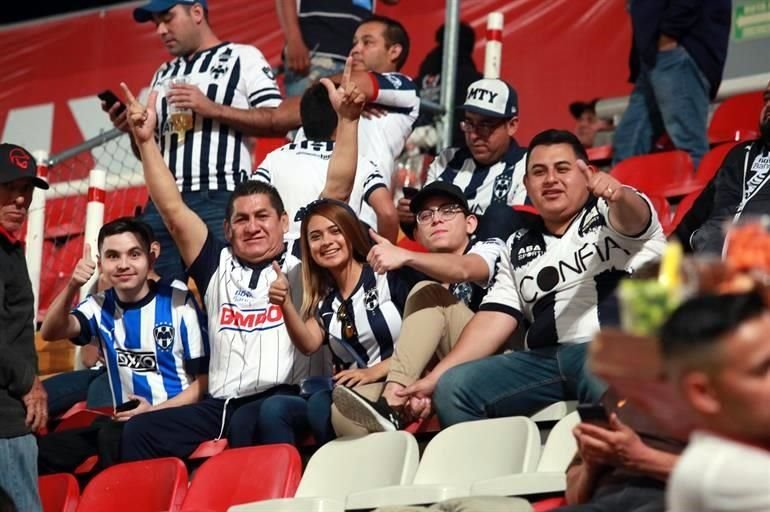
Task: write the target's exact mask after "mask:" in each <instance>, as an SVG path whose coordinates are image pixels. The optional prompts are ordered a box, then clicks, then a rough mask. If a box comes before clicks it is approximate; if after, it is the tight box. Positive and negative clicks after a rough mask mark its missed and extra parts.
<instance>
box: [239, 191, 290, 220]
mask: <svg viewBox="0 0 770 512" xmlns="http://www.w3.org/2000/svg"><path fill="white" fill-rule="evenodd" d="M256 194H265V195H266V196H268V197H269V198H270V206H272V207H273V209H274V210H275V211H276V213H277V214H278V215H283V214H284V213H285V212H286V209H285V208H284V206H283V199H281V194H279V193H278V190H276V188H275V187H274V186H272V185H270V184H269V183H265V182H264V181H242V182H240V183H238V184H237V185H236V186H235V190H233V193H232V194H230V199H228V200H227V206H226V207H225V222H227V223H229V222H230V217H232V216H233V209H234V206H233V205H234V204H235V200H236V199H238V198H239V197H245V196H253V195H256Z"/></svg>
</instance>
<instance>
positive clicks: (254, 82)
mask: <svg viewBox="0 0 770 512" xmlns="http://www.w3.org/2000/svg"><path fill="white" fill-rule="evenodd" d="M182 76H183V77H186V78H187V79H188V80H189V82H190V84H191V85H195V86H196V87H198V88H199V89H200V90H201V91H202V92H203V94H205V95H206V96H208V98H209V99H210V100H212V101H214V102H215V103H219V104H221V105H226V106H230V107H234V108H239V109H248V108H256V107H277V106H278V105H279V104H280V103H281V93H280V91H279V90H278V86H277V85H276V83H275V77H274V76H273V72H272V70H271V67H270V64H268V62H267V61H266V60H265V57H264V56H263V55H262V53H261V52H260V51H259V50H257V49H256V48H254V47H253V46H248V45H243V44H234V43H221V44H219V45H217V46H215V47H213V48H209V49H208V50H203V51H202V52H198V53H196V54H194V55H192V56H191V57H178V58H176V59H174V60H172V61H169V62H167V63H165V64H163V65H162V66H161V67H160V69H158V71H156V72H155V76H154V77H153V79H152V85H151V87H152V88H153V89H155V90H157V91H158V98H157V101H156V105H155V108H156V110H157V112H158V124H157V127H156V129H155V130H156V133H155V136H156V139H157V140H158V143H159V145H160V149H161V153H163V158H164V159H165V160H166V163H167V164H168V167H169V169H171V172H172V173H174V176H175V177H176V182H177V186H178V187H179V190H181V191H182V192H190V191H197V190H233V189H234V188H235V185H236V184H237V183H239V182H240V181H245V180H246V179H248V176H249V174H250V172H251V168H252V166H251V152H250V150H249V146H248V141H247V139H248V137H247V136H246V135H244V134H243V133H242V132H240V131H238V130H236V129H235V128H232V127H230V126H228V125H227V124H223V123H220V122H219V121H216V120H214V119H210V118H204V117H202V116H199V115H196V114H193V128H192V130H189V131H187V132H186V134H185V137H184V140H183V141H180V140H179V135H178V134H177V133H175V132H174V131H173V129H172V127H171V124H170V115H169V104H168V101H167V100H166V93H167V92H168V87H169V84H170V81H171V79H172V78H175V77H182Z"/></svg>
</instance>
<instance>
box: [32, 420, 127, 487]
mask: <svg viewBox="0 0 770 512" xmlns="http://www.w3.org/2000/svg"><path fill="white" fill-rule="evenodd" d="M124 425H125V423H124V422H120V421H112V419H110V418H108V417H104V418H97V419H96V420H95V421H94V422H93V423H92V424H91V426H89V427H83V428H75V429H72V430H65V431H63V432H51V433H50V434H46V435H44V436H42V437H40V438H38V440H37V445H38V455H37V465H38V472H39V473H40V474H41V475H49V474H52V473H71V472H73V471H74V470H75V468H77V467H78V466H79V465H80V464H82V463H83V461H84V460H86V459H87V458H88V457H90V456H92V455H98V456H99V464H98V466H97V467H98V468H100V469H104V468H106V467H109V466H112V465H113V464H117V463H118V462H120V438H121V433H122V432H123V427H124Z"/></svg>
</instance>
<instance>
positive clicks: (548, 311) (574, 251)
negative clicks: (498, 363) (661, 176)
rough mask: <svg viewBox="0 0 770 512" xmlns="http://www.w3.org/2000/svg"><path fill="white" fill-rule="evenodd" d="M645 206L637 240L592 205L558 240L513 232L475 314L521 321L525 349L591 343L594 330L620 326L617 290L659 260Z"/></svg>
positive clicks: (654, 221)
mask: <svg viewBox="0 0 770 512" xmlns="http://www.w3.org/2000/svg"><path fill="white" fill-rule="evenodd" d="M642 197H644V196H643V195H642ZM644 199H645V200H646V201H647V202H648V204H649V200H647V198H646V197H644ZM649 206H650V211H651V212H652V217H651V220H650V224H649V225H648V226H647V229H645V230H644V231H643V232H642V233H641V234H639V236H636V237H629V236H626V235H622V234H620V233H618V232H617V231H616V230H615V229H614V228H613V227H612V225H611V224H610V222H609V207H608V205H607V202H606V201H605V200H604V199H596V198H595V197H591V198H590V199H589V200H588V202H587V203H586V204H585V206H584V207H583V209H582V210H581V211H580V212H579V213H578V214H577V216H576V217H575V218H574V219H573V220H572V223H571V224H570V226H569V227H568V228H567V231H566V232H565V233H564V234H563V235H562V236H555V235H552V234H550V233H549V232H548V231H547V230H546V229H545V227H544V226H543V225H542V223H541V224H540V225H539V226H538V227H533V228H529V229H521V230H519V231H517V232H516V233H514V234H513V235H511V236H510V238H509V239H508V243H507V246H508V251H507V254H505V255H504V256H503V258H502V259H501V261H500V265H499V267H498V270H497V275H496V276H495V283H494V284H493V285H492V288H491V289H490V290H489V292H488V293H487V295H486V297H484V300H483V301H482V303H481V307H480V310H481V311H499V312H502V313H506V314H509V315H511V316H513V317H515V318H516V319H517V320H518V321H519V322H522V321H526V325H528V326H529V328H528V329H527V335H526V344H527V347H528V348H538V347H545V346H549V345H556V344H558V343H581V342H586V341H589V340H590V339H591V338H592V337H593V335H594V334H595V333H596V331H598V330H599V328H600V326H602V325H608V324H609V325H612V324H613V323H614V324H616V323H617V321H618V318H617V303H616V301H615V300H614V297H612V294H613V292H614V290H615V288H616V286H617V284H618V282H619V281H620V280H621V279H622V278H624V277H627V276H628V275H629V274H630V273H632V272H633V271H634V270H636V269H639V268H640V267H641V266H643V265H645V264H646V263H649V262H652V261H655V260H657V259H658V258H660V255H661V254H662V252H663V247H664V245H665V243H666V240H665V237H664V235H663V229H662V228H661V226H660V222H658V217H657V215H656V213H655V209H654V208H652V205H651V204H649ZM608 299H609V300H608Z"/></svg>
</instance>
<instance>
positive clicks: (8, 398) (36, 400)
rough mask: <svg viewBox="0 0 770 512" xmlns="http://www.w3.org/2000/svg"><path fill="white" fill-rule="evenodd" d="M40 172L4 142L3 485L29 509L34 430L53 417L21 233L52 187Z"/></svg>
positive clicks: (0, 222) (0, 278)
mask: <svg viewBox="0 0 770 512" xmlns="http://www.w3.org/2000/svg"><path fill="white" fill-rule="evenodd" d="M36 172H37V165H36V164H35V158H34V157H33V156H32V155H31V154H30V153H29V151H27V150H26V149H24V148H22V147H20V146H16V145H14V144H7V143H4V144H0V300H2V307H0V326H2V334H0V488H3V489H5V491H6V492H7V493H8V494H9V495H10V497H11V499H12V500H13V503H15V504H16V508H17V509H18V510H23V511H25V512H26V511H30V512H38V511H40V510H41V505H40V497H39V496H38V489H37V442H36V441H35V437H34V436H33V435H32V432H34V431H36V430H37V429H39V428H40V427H42V426H44V425H45V424H46V421H47V419H48V404H47V400H46V393H45V389H44V388H43V385H42V384H41V382H40V378H39V377H38V376H37V353H36V352H35V297H34V296H33V294H32V285H31V284H30V282H29V274H28V272H27V262H26V260H25V259H24V247H23V245H22V242H21V240H20V239H19V238H18V237H19V236H20V235H21V234H22V233H21V227H22V225H23V224H24V221H25V220H26V218H27V213H28V209H29V204H30V203H31V202H32V192H33V190H34V189H35V187H37V188H42V189H47V188H48V183H47V182H46V181H45V180H42V179H40V178H38V177H36V176H35V174H36Z"/></svg>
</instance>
